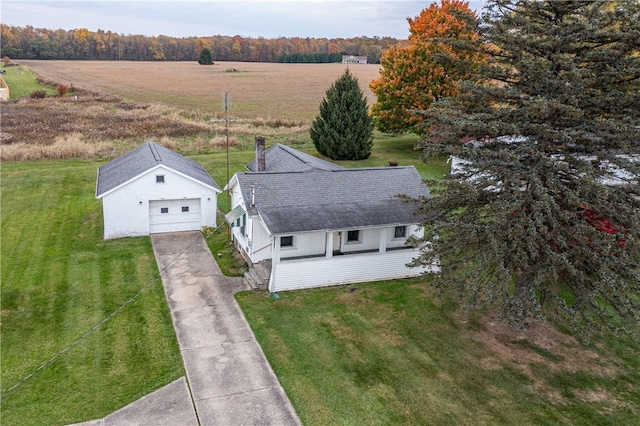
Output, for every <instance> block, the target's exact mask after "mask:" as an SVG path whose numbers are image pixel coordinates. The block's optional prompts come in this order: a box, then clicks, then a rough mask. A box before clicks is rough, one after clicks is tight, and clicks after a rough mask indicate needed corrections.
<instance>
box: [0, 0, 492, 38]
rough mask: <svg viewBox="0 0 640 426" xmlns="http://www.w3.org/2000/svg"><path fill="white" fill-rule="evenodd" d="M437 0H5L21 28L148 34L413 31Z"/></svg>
mask: <svg viewBox="0 0 640 426" xmlns="http://www.w3.org/2000/svg"><path fill="white" fill-rule="evenodd" d="M433 1H434V0H428V1H413V0H251V1H249V0H236V1H226V0H137V1H126V0H108V1H93V0H72V1H65V0H41V1H30V0H0V4H1V6H0V7H1V16H0V21H1V22H2V23H3V24H7V25H14V26H20V27H24V26H27V25H30V26H33V27H35V28H48V29H53V30H55V29H59V28H62V29H64V30H72V29H76V28H87V29H89V30H91V31H96V30H98V29H101V30H104V31H113V32H115V33H118V34H125V35H127V34H142V35H146V36H157V35H167V36H172V37H191V36H195V37H204V36H212V35H226V36H233V35H241V36H243V37H254V38H255V37H265V38H275V37H281V36H283V37H317V38H321V37H326V38H351V37H359V36H367V37H373V36H379V37H384V36H390V37H395V38H406V37H407V36H408V35H409V24H408V23H407V17H415V16H417V15H418V14H419V13H420V11H421V10H422V9H424V8H426V7H428V6H429V5H430V4H431V3H433ZM485 2H486V0H469V6H470V7H471V8H472V9H473V10H475V11H477V12H480V11H481V9H482V7H483V5H484V3H485ZM438 3H439V1H438Z"/></svg>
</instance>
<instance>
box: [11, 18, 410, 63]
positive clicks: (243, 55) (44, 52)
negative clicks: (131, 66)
mask: <svg viewBox="0 0 640 426" xmlns="http://www.w3.org/2000/svg"><path fill="white" fill-rule="evenodd" d="M0 29H1V37H0V55H1V56H2V57H4V56H8V57H10V58H13V59H58V60H105V61H117V60H123V61H196V60H198V56H199V55H200V52H201V50H202V49H203V48H204V47H207V48H209V49H210V50H211V54H212V58H213V60H214V61H240V62H314V61H318V62H337V61H339V60H340V59H341V55H342V54H345V55H357V56H367V57H368V61H369V63H380V57H381V55H382V52H383V51H384V50H385V49H387V48H388V47H389V46H393V45H396V44H398V43H399V42H400V40H398V39H395V38H392V37H382V38H381V37H355V38H333V39H328V38H303V37H279V38H263V37H258V38H251V37H241V36H239V35H236V36H222V35H215V36H209V37H183V38H176V37H169V36H163V35H160V36H153V37H150V36H144V35H135V34H128V35H124V34H118V33H114V32H112V31H104V30H98V31H95V32H94V31H89V30H88V29H86V28H78V29H73V30H63V29H57V30H51V29H46V28H34V27H32V26H26V27H19V26H10V25H5V24H0Z"/></svg>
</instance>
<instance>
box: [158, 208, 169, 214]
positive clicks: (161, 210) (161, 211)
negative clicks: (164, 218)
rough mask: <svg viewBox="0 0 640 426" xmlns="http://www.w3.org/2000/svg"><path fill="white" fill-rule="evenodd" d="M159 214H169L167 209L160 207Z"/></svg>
mask: <svg viewBox="0 0 640 426" xmlns="http://www.w3.org/2000/svg"><path fill="white" fill-rule="evenodd" d="M160 213H169V207H160Z"/></svg>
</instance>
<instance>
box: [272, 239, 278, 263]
mask: <svg viewBox="0 0 640 426" xmlns="http://www.w3.org/2000/svg"><path fill="white" fill-rule="evenodd" d="M272 253H273V255H272V258H271V261H272V262H273V263H274V264H276V263H280V236H277V237H274V238H273V250H272Z"/></svg>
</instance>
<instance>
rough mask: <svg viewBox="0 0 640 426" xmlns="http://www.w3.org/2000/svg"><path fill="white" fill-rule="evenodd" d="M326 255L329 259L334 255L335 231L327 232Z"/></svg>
mask: <svg viewBox="0 0 640 426" xmlns="http://www.w3.org/2000/svg"><path fill="white" fill-rule="evenodd" d="M324 255H325V256H326V257H327V259H331V258H332V257H333V231H331V232H327V233H326V244H325V247H324Z"/></svg>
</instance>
